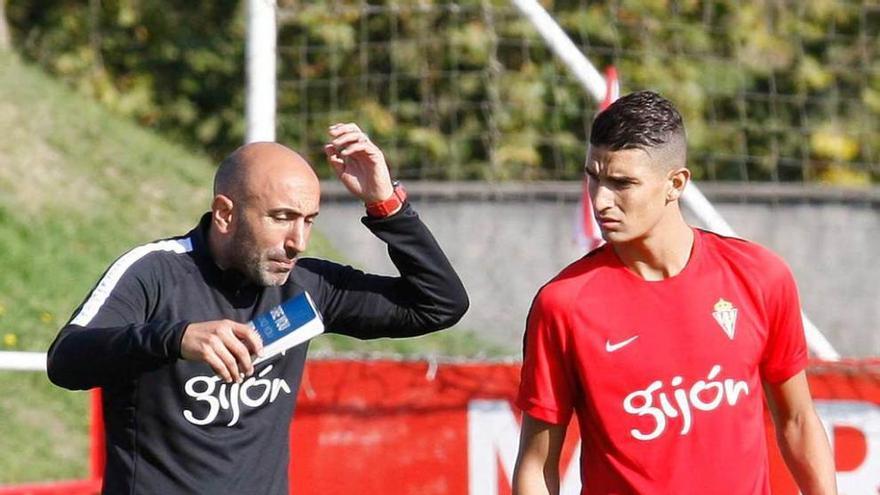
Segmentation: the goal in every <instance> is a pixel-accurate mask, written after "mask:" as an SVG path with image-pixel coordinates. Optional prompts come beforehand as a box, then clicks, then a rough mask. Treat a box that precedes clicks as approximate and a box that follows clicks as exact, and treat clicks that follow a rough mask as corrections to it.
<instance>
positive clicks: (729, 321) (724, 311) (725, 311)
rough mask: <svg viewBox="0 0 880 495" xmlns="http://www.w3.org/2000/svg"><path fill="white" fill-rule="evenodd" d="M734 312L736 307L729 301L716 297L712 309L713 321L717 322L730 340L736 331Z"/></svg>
mask: <svg viewBox="0 0 880 495" xmlns="http://www.w3.org/2000/svg"><path fill="white" fill-rule="evenodd" d="M736 313H737V309H736V307H735V306H734V305H733V304H732V303H731V302H730V301H725V300H724V299H718V302H716V303H715V307H714V308H713V311H712V316H713V317H714V318H715V321H716V322H718V325H719V326H720V327H721V329H722V330H724V333H725V334H726V335H727V337H729V338H730V340H733V335H734V333H736Z"/></svg>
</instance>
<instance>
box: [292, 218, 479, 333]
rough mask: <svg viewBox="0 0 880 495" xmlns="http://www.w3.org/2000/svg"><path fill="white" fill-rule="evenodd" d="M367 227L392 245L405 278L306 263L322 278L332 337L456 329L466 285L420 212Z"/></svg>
mask: <svg viewBox="0 0 880 495" xmlns="http://www.w3.org/2000/svg"><path fill="white" fill-rule="evenodd" d="M363 223H364V224H365V225H366V226H367V227H368V228H369V229H370V230H371V231H372V232H373V234H375V235H376V236H377V237H378V238H379V239H381V240H382V241H384V242H385V243H386V244H387V245H388V255H389V257H390V258H391V261H392V262H393V263H394V265H395V267H397V269H398V270H399V272H400V276H397V277H391V276H382V275H375V274H370V273H364V272H362V271H360V270H356V269H354V268H352V267H350V266H342V265H339V264H336V263H332V262H328V261H324V260H303V261H304V263H301V264H302V266H303V268H304V269H306V270H307V271H312V272H314V273H315V274H320V277H319V278H320V279H321V282H320V283H319V284H318V287H317V288H316V289H315V291H316V292H317V294H318V304H319V306H320V307H321V312H322V314H323V316H324V325H325V326H326V329H327V332H328V333H338V334H341V335H348V336H350V337H355V338H358V339H375V338H379V337H392V338H401V337H414V336H418V335H423V334H426V333H429V332H434V331H437V330H441V329H444V328H447V327H450V326H452V325H454V324H455V323H456V322H457V321H458V320H459V319H460V318H461V317H462V316H463V315H464V313H465V312H466V311H467V309H468V305H469V301H468V296H467V292H466V291H465V288H464V285H462V282H461V280H460V279H459V277H458V274H457V273H456V272H455V270H454V269H453V268H452V265H451V264H450V262H449V260H448V259H447V258H446V255H445V254H444V252H443V250H442V249H441V248H440V246H439V244H438V243H437V241H436V240H435V239H434V236H433V235H432V234H431V232H430V231H429V230H428V228H427V226H425V224H424V223H423V222H422V221H421V219H420V218H419V216H418V214H417V213H416V212H415V210H414V209H413V208H412V207H411V206H410V205H409V203H405V204H404V207H403V208H402V209H401V210H400V211H399V212H397V213H396V214H394V215H391V216H389V217H386V218H381V219H371V218H366V219H364V221H363Z"/></svg>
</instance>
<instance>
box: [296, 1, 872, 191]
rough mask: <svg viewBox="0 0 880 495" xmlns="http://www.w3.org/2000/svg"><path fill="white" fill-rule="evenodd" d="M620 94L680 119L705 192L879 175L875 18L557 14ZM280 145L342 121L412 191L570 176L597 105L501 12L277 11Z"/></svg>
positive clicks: (765, 11)
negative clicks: (368, 135)
mask: <svg viewBox="0 0 880 495" xmlns="http://www.w3.org/2000/svg"><path fill="white" fill-rule="evenodd" d="M547 7H548V10H549V11H550V13H551V14H552V15H553V16H554V18H555V19H556V20H557V21H558V22H559V23H560V24H561V25H562V27H563V28H564V29H565V30H566V31H567V33H568V34H569V36H571V38H572V39H573V40H574V42H575V43H576V44H577V45H578V46H579V47H580V48H581V49H582V51H583V52H584V53H585V54H586V55H587V57H589V58H590V59H591V60H592V61H593V63H594V64H595V65H597V66H598V67H600V68H601V67H604V66H606V65H609V64H614V65H616V66H617V67H618V68H619V71H620V74H621V78H622V81H623V87H624V92H626V91H632V90H638V89H654V90H657V91H659V92H661V93H662V94H664V95H666V96H668V97H669V98H671V99H672V100H673V101H674V102H675V103H676V104H677V105H678V106H679V107H680V108H681V109H682V111H683V113H684V115H685V119H686V124H687V126H688V130H689V133H690V141H691V149H692V160H691V165H692V166H693V167H694V169H695V172H696V177H697V178H698V179H708V180H741V181H804V180H807V181H813V180H826V181H831V182H838V183H840V182H843V183H854V182H855V183H865V182H869V181H870V180H871V178H872V175H873V176H874V177H876V176H877V175H878V173H880V168H878V164H877V162H878V159H880V41H878V36H877V35H878V33H880V4H878V3H877V2H876V1H866V0H862V1H859V0H810V1H794V0H788V1H783V0H777V1H770V0H765V1H753V2H740V1H734V0H727V1H721V0H716V1H686V0H680V1H670V0H667V1H662V0H651V1H648V0H640V1H635V0H630V1H626V0H618V1H557V2H552V3H550V4H549V5H548V6H547ZM280 9H281V10H280V13H281V15H280V24H281V27H280V34H279V53H280V56H279V62H280V64H279V74H280V76H279V79H280V83H281V84H280V85H279V132H280V137H281V138H282V139H286V140H288V141H289V142H292V143H297V144H299V145H300V148H301V149H320V148H319V147H316V145H317V144H319V143H320V142H321V140H323V138H324V129H325V128H326V126H327V125H328V124H329V123H330V122H333V121H338V120H355V121H358V122H361V123H363V124H364V125H365V126H366V127H367V128H369V130H370V132H372V133H373V134H374V137H375V138H377V139H375V140H376V141H377V142H383V143H387V144H386V148H387V150H388V154H389V156H390V157H391V158H392V162H393V163H394V164H395V165H396V166H397V167H399V170H400V174H401V175H402V176H403V177H406V178H422V179H426V178H434V179H492V180H499V179H510V178H513V179H576V178H578V177H579V175H580V169H581V163H582V160H583V152H584V149H583V148H584V147H583V143H584V140H585V133H586V132H587V130H588V126H589V122H590V120H591V118H592V115H593V113H594V111H595V109H596V104H595V102H593V101H591V99H590V98H589V97H588V96H587V95H586V94H585V93H584V91H583V89H582V88H581V87H580V86H578V84H577V83H576V82H575V81H574V79H573V78H572V77H571V76H570V75H569V74H568V72H567V70H566V69H565V68H564V67H562V66H561V65H560V64H559V63H558V62H557V61H556V60H555V58H554V57H553V56H552V54H551V52H550V51H549V49H548V48H547V47H546V45H545V44H544V43H543V42H542V41H541V40H540V39H539V38H538V36H537V34H536V31H535V29H534V28H533V27H532V26H531V25H530V24H529V23H528V22H527V21H525V20H524V19H523V17H522V16H521V15H520V13H519V11H518V10H516V9H515V8H514V7H513V6H512V5H510V3H509V2H505V1H491V0H483V1H480V0H471V1H457V2H452V1H439V0H437V1H428V0H422V1H406V2H403V1H400V2H396V1H387V2H365V1H326V0H325V1H314V2H283V1H282V2H281V4H280Z"/></svg>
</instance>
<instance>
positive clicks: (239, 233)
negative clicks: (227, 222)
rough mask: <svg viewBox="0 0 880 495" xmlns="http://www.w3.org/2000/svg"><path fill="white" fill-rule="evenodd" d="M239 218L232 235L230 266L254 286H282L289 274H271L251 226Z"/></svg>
mask: <svg viewBox="0 0 880 495" xmlns="http://www.w3.org/2000/svg"><path fill="white" fill-rule="evenodd" d="M239 218H240V220H241V224H240V225H239V228H238V229H236V231H235V233H234V234H233V235H232V246H231V249H230V258H231V259H230V265H231V266H232V267H233V268H235V269H237V270H238V271H239V272H241V274H242V275H244V276H245V278H247V279H248V280H249V281H251V282H252V283H254V284H257V285H261V286H263V287H270V286H278V285H283V284H284V283H285V282H287V278H288V277H289V276H290V275H289V273H288V274H287V275H286V276H283V277H282V275H281V274H273V273H272V272H271V271H270V270H269V266H268V264H269V259H268V257H267V256H265V254H266V253H265V252H264V251H261V250H260V248H259V247H258V246H257V245H256V244H255V242H254V233H253V229H252V228H251V225H250V224H249V223H248V221H247V220H245V219H244V216H242V217H239ZM273 275H274V276H273Z"/></svg>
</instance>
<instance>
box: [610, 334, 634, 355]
mask: <svg viewBox="0 0 880 495" xmlns="http://www.w3.org/2000/svg"><path fill="white" fill-rule="evenodd" d="M637 338H639V336H638V335H633V336H632V337H630V338H628V339H626V340H624V341H623V342H618V343H616V344H612V343H611V341H610V340H606V341H605V350H606V351H608V352H614V351H619V350H620V349H623V348H624V347H626V346H628V345H630V344H632V342H633V341H634V340H636V339H637Z"/></svg>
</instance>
